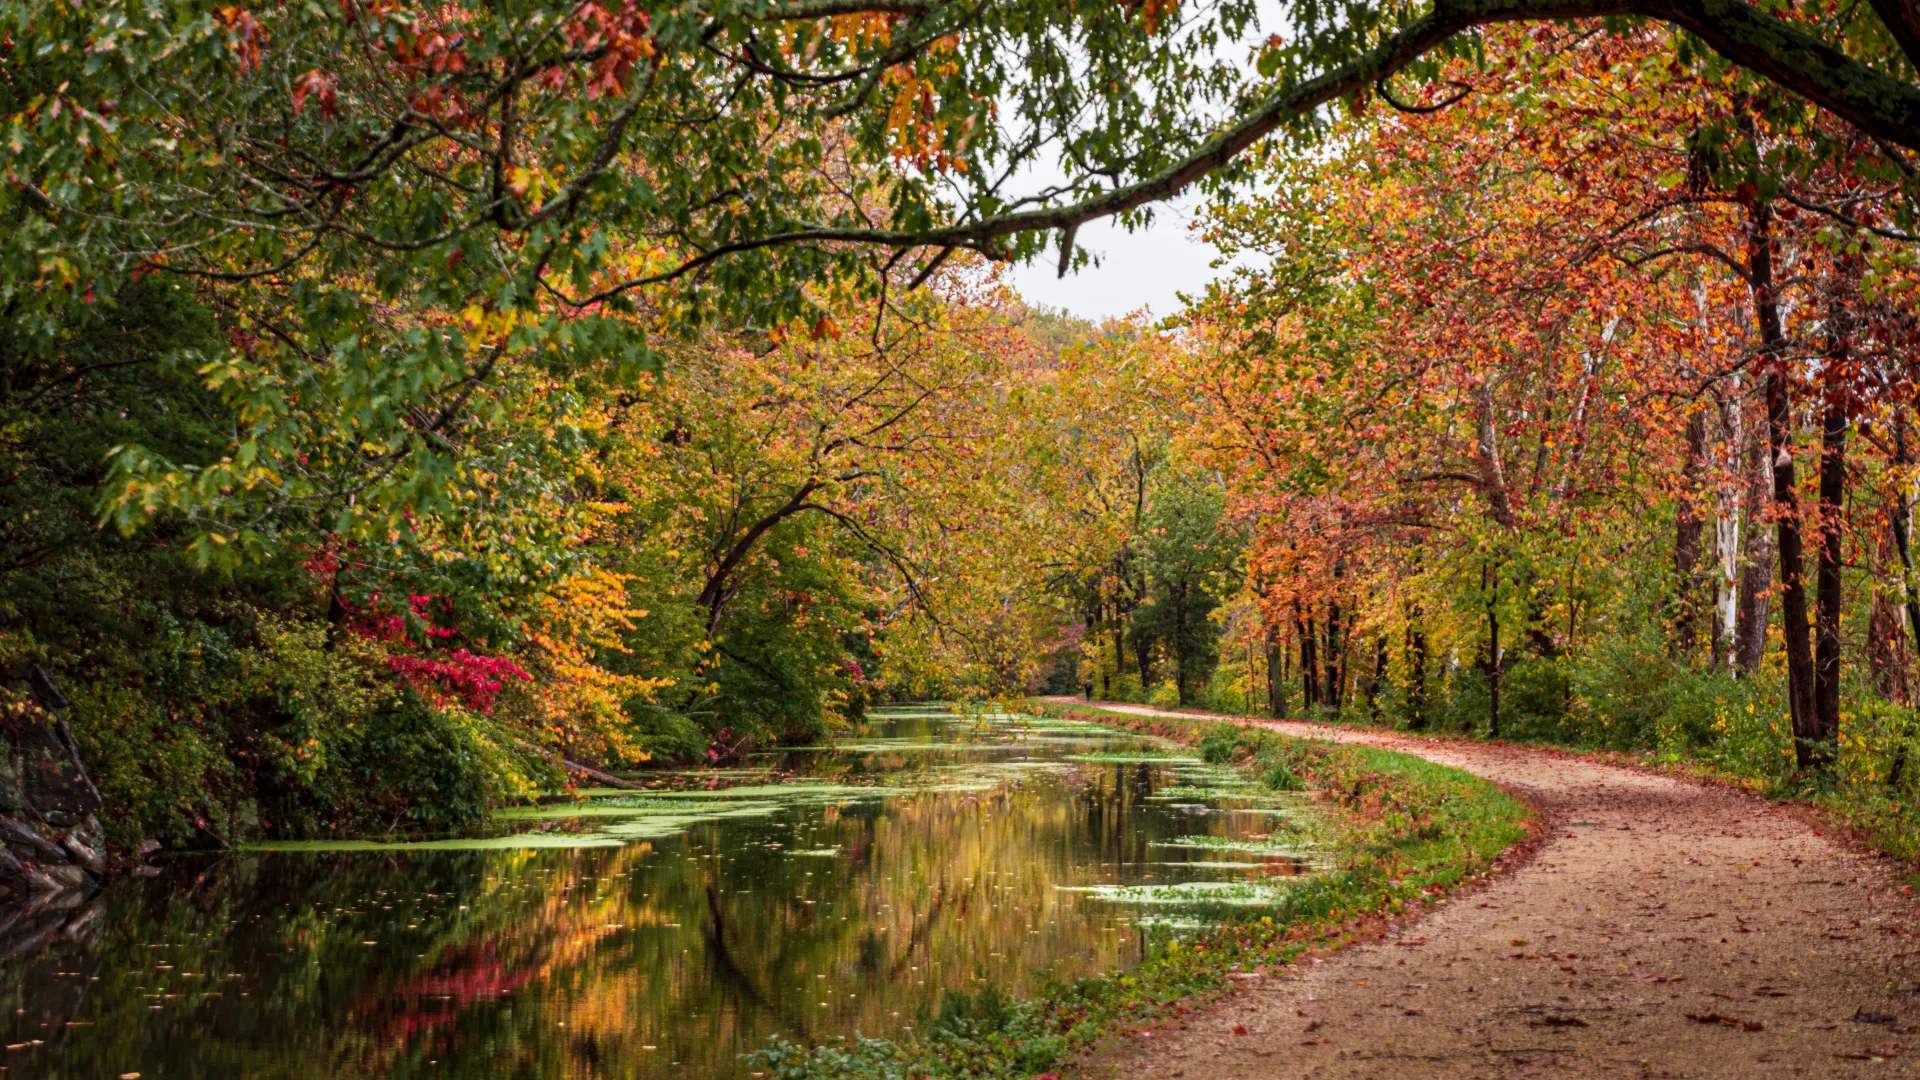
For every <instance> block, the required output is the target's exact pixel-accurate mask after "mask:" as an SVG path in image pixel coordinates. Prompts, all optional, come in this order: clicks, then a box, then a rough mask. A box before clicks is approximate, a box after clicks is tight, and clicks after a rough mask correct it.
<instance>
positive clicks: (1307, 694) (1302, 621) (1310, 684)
mask: <svg viewBox="0 0 1920 1080" xmlns="http://www.w3.org/2000/svg"><path fill="white" fill-rule="evenodd" d="M1293 611H1294V621H1295V622H1296V623H1297V624H1298V625H1299V627H1300V698H1301V703H1300V707H1301V709H1302V710H1303V711H1305V712H1307V713H1312V712H1314V711H1315V709H1316V707H1317V706H1318V705H1319V704H1320V660H1319V657H1318V656H1317V655H1315V646H1316V642H1315V641H1314V636H1313V635H1314V626H1313V620H1312V619H1307V618H1302V617H1301V615H1300V605H1298V604H1295V605H1294V608H1293Z"/></svg>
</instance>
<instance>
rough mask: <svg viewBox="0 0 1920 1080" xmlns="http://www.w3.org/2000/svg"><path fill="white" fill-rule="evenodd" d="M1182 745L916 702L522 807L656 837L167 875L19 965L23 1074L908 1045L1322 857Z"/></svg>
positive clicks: (606, 1059) (669, 1070)
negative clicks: (712, 778) (687, 796)
mask: <svg viewBox="0 0 1920 1080" xmlns="http://www.w3.org/2000/svg"><path fill="white" fill-rule="evenodd" d="M1164 750H1165V747H1162V746H1159V745H1158V744H1150V743H1148V742H1146V741H1143V740H1141V739H1139V738H1137V737H1135V736H1131V735H1125V734H1118V733H1111V732H1101V731H1098V730H1097V729H1085V728H1064V727H1058V726H1054V727H1048V726H1044V725H1033V724H1030V723H1028V722H1026V721H1024V720H1022V719H1019V718H1002V719H1000V720H998V721H994V722H989V723H964V722H957V721H955V720H953V719H951V718H948V717H945V716H944V715H942V714H939V713H935V712H931V711H923V710H914V711H906V712H902V713H898V714H894V715H891V716H886V717H877V718H876V719H875V722H874V723H873V724H872V725H871V726H870V727H869V728H868V729H867V730H865V731H862V732H859V733H857V737H856V738H854V739H850V740H846V741H845V742H844V743H843V745H842V748H840V749H838V750H835V751H832V752H812V751H809V752H787V753H782V754H780V755H776V756H770V757H767V758H765V759H762V760H760V761H758V762H756V763H755V764H756V765H758V766H759V767H761V769H763V770H764V771H765V772H766V773H767V774H784V773H793V774H797V775H798V776H800V777H802V778H806V779H810V780H813V781H815V784H813V785H812V786H808V785H799V786H795V787H793V788H792V789H791V790H790V791H789V790H788V789H785V788H779V789H774V788H769V787H768V786H767V785H766V784H764V783H757V784H755V785H754V786H753V787H751V788H734V789H733V791H734V792H736V793H740V794H738V795H737V796H736V797H735V798H732V799H725V798H706V797H696V798H694V799H692V800H690V801H691V802H692V804H693V805H691V806H689V805H688V803H687V801H681V802H674V801H671V800H670V799H660V800H652V801H649V800H632V799H628V800H626V802H627V803H628V804H638V805H627V806H624V807H623V806H621V805H619V802H618V800H615V802H613V803H611V804H608V805H606V806H601V807H597V808H590V809H597V810H599V811H604V813H603V814H598V815H596V814H592V813H584V812H581V811H579V810H568V811H565V812H564V813H562V814H560V815H559V816H556V815H554V814H547V815H544V816H536V817H532V818H530V819H528V820H527V821H524V822H522V823H520V824H518V825H516V826H515V828H516V829H521V830H526V831H533V830H538V831H540V832H541V834H542V836H543V837H544V838H545V839H546V840H548V841H553V842H563V841H565V840H566V839H567V838H570V837H571V838H578V837H600V838H603V839H604V838H605V837H606V836H607V835H609V832H610V831H611V832H613V833H617V832H618V830H619V829H621V828H627V829H629V830H630V831H631V832H632V833H634V834H636V835H638V834H648V835H650V838H648V839H638V840H632V841H630V842H624V843H621V844H620V845H619V846H606V847H584V848H566V847H551V846H549V847H540V848H517V849H516V848H513V847H505V848H499V849H494V850H476V851H445V850H397V851H352V852H338V851H335V852H327V851H298V852H281V851H276V852H265V853H255V854H247V855H241V856H236V857H233V858H230V859H227V860H225V861H223V862H221V863H218V864H215V865H212V866H201V867H191V866H179V867H175V868H173V870H172V871H171V872H170V873H169V875H167V876H166V877H163V878H160V879H150V880H145V881H139V880H136V881H129V882H123V883H121V884H119V885H117V886H116V887H115V888H114V889H113V890H111V891H110V892H109V893H108V894H107V895H106V896H105V897H104V898H103V899H104V904H103V909H102V910H101V911H99V912H98V913H97V914H96V916H95V917H94V918H93V919H92V921H91V922H90V923H87V924H85V925H86V926H87V927H88V929H87V931H86V932H85V933H81V934H77V935H73V936H71V937H69V938H66V939H64V940H61V941H59V942H57V943H55V944H53V945H51V946H50V947H48V948H46V949H45V950H43V951H41V952H40V953H38V954H37V955H35V956H32V957H26V958H20V959H16V960H11V961H8V962H6V964H5V966H4V968H0V977H3V978H4V986H5V989H6V992H7V993H8V994H9V996H10V998H11V1001H12V1008H11V1009H9V1016H8V1018H7V1020H6V1023H7V1026H8V1037H7V1043H8V1044H9V1049H8V1050H7V1051H6V1058H5V1060H4V1061H0V1064H4V1065H6V1066H7V1075H8V1076H9V1077H21V1076H60V1077H65V1076H74V1077H79V1076H86V1077H98V1076H118V1075H121V1074H124V1073H129V1072H138V1073H140V1074H141V1076H142V1077H143V1078H146V1080H154V1078H169V1077H196V1078H197V1077H207V1076H216V1075H217V1076H234V1077H260V1078H268V1077H336V1076H372V1075H379V1076H395V1077H405V1076H414V1075H420V1076H435V1077H447V1076H452V1077H466V1076H472V1077H482V1076H484V1077H499V1076H513V1077H561V1076H567V1077H575V1076H577V1077H599V1076H608V1077H666V1076H674V1077H703V1078H704V1077H711V1078H723V1077H736V1076H740V1075H743V1073H744V1068H743V1066H742V1065H741V1064H740V1062H739V1060H738V1055H739V1054H740V1053H741V1052H742V1051H744V1050H750V1049H753V1048H755V1047H757V1046H759V1045H761V1044H762V1043H763V1042H764V1040H765V1038H766V1037H767V1036H768V1035H770V1034H776V1033H779V1034H784V1035H787V1036H788V1037H791V1038H794V1039H797V1040H801V1041H805V1042H809V1043H814V1042H821V1041H825V1040H827V1039H830V1038H833V1037H835V1036H850V1035H852V1034H854V1033H855V1032H860V1033H864V1034H869V1035H876V1034H886V1033H889V1032H893V1031H897V1030H899V1029H900V1028H901V1027H902V1026H903V1025H906V1024H909V1023H911V1019H912V1015H913V1011H914V1009H915V1007H916V1006H918V1005H920V1004H921V1003H923V1002H931V1001H934V1000H935V999H936V998H937V995H938V994H939V992H940V991H941V990H942V988H948V987H952V988H963V989H966V988H975V987H978V986H980V985H982V984H983V983H985V982H988V981H991V982H994V983H998V984H1000V985H1001V986H1003V987H1007V988H1010V989H1014V990H1027V991H1031V990H1034V989H1036V988H1038V987H1039V986H1040V985H1041V984H1042V983H1043V981H1044V980H1045V979H1046V978H1048V977H1050V976H1059V977H1073V976H1077V975H1081V974H1086V973H1091V972H1096V971H1103V970H1109V969H1112V968H1115V967H1120V966H1124V965H1126V964H1128V963H1129V962H1131V961H1132V960H1134V959H1135V958H1137V956H1138V950H1139V948H1140V934H1139V923H1140V922H1141V920H1142V919H1143V918H1145V917H1148V916H1149V915H1151V914H1153V913H1156V912H1159V913H1161V914H1164V913H1165V906H1164V903H1163V901H1164V900H1165V897H1163V896H1161V895H1160V894H1157V893H1155V892H1154V891H1153V890H1156V889H1167V888H1176V889H1177V888H1179V887H1182V883H1207V882H1230V883H1236V887H1237V886H1238V884H1240V883H1249V882H1270V881H1272V880H1274V875H1276V874H1279V875H1282V876H1284V875H1286V874H1292V873H1297V872H1299V871H1300V870H1302V869H1303V868H1304V867H1305V865H1306V864H1305V863H1303V862H1301V861H1299V860H1297V859H1295V858H1293V857H1291V856H1289V855H1287V854H1286V853H1285V852H1284V851H1282V850H1280V849H1279V848H1277V847H1275V846H1274V845H1275V844H1276V840H1275V836H1276V835H1278V832H1283V831H1284V822H1285V820H1286V819H1285V818H1284V817H1283V816H1281V815H1282V814H1283V813H1284V808H1279V807H1276V806H1275V805H1274V804H1273V803H1272V802H1271V801H1268V800H1258V799H1246V798H1241V799H1234V798H1231V797H1222V795H1221V793H1220V792H1219V791H1218V790H1217V789H1210V788H1208V787H1207V786H1206V785H1207V784H1208V783H1209V781H1210V780H1214V779H1217V778H1218V777H1217V775H1216V774H1215V773H1214V772H1213V771H1211V770H1209V769H1208V768H1207V767H1205V766H1202V765H1200V764H1199V763H1197V762H1192V761H1176V760H1141V759H1140V754H1141V753H1142V752H1143V751H1144V752H1147V753H1149V754H1150V753H1153V752H1156V751H1158V752H1162V753H1164ZM1129 755H1132V756H1133V759H1132V760H1127V758H1128V756H1129ZM1076 758H1077V759H1078V760H1075V759H1076ZM764 778H765V777H764V776H758V777H756V776H745V777H737V778H736V779H743V780H748V781H754V780H761V779H764ZM823 785H824V786H823ZM714 794H715V795H717V796H724V795H726V794H727V793H726V792H716V793H714ZM662 805H665V806H666V807H667V809H662V808H661V807H662ZM1235 807H1237V808H1238V809H1233V808H1235ZM729 808H730V809H729ZM710 811H711V812H712V813H711V816H709V817H706V818H702V816H701V815H702V814H707V813H709V812H710ZM747 811H750V812H747ZM623 814H630V815H631V816H630V817H623V816H621V815H623ZM569 815H578V816H569ZM668 820H670V821H671V823H672V828H671V829H670V830H667V831H668V832H669V833H670V834H669V835H657V834H658V833H659V832H660V831H661V829H660V825H661V822H662V821H668ZM1259 887H1260V888H1265V887H1266V886H1259ZM1116 889H1117V890H1118V891H1115V890H1116ZM1116 901H1121V902H1116Z"/></svg>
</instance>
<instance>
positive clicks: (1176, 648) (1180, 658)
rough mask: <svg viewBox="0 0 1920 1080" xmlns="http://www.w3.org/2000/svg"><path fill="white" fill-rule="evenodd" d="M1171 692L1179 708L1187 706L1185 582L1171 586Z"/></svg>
mask: <svg viewBox="0 0 1920 1080" xmlns="http://www.w3.org/2000/svg"><path fill="white" fill-rule="evenodd" d="M1172 592H1173V693H1174V697H1175V699H1176V700H1178V701H1179V702H1180V707H1181V708H1183V709H1184V708H1186V707H1187V657H1186V651H1187V650H1186V638H1187V604H1186V601H1187V584H1186V582H1184V581H1183V582H1181V583H1180V584H1178V585H1175V586H1174V587H1173V590H1172Z"/></svg>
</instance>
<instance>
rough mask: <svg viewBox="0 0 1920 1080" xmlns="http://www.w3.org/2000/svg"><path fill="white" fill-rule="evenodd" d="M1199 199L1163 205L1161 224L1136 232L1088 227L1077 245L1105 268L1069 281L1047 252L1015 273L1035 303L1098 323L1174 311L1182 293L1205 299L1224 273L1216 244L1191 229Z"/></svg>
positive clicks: (1090, 269)
mask: <svg viewBox="0 0 1920 1080" xmlns="http://www.w3.org/2000/svg"><path fill="white" fill-rule="evenodd" d="M1197 202H1198V200H1197V199H1194V198H1188V199H1183V200H1181V201H1180V202H1179V203H1177V204H1172V205H1167V206H1162V207H1161V208H1160V212H1159V213H1158V214H1156V215H1155V219H1154V223H1153V227H1152V228H1150V229H1143V230H1141V231H1139V232H1133V233H1129V232H1127V231H1126V230H1125V229H1122V228H1119V227H1118V226H1116V225H1114V224H1113V223H1112V222H1111V221H1109V220H1101V221H1097V222H1088V223H1087V224H1085V225H1082V226H1081V227H1080V231H1079V233H1078V235H1076V236H1075V237H1074V244H1075V245H1076V246H1078V247H1082V248H1085V249H1086V250H1087V252H1088V253H1089V254H1091V255H1094V256H1096V257H1097V258H1098V259H1099V260H1100V265H1099V266H1088V267H1086V268H1084V269H1082V270H1080V271H1079V272H1078V273H1070V274H1068V275H1067V276H1066V278H1065V279H1061V278H1059V277H1057V276H1056V275H1057V274H1058V272H1059V271H1058V267H1057V266H1056V265H1055V264H1054V262H1053V260H1052V259H1051V258H1044V259H1041V260H1039V261H1036V262H1033V263H1030V264H1028V265H1026V266H1022V267H1018V268H1015V269H1014V270H1012V271H1011V272H1009V273H1008V274H1007V277H1008V279H1009V280H1010V281H1011V282H1012V283H1013V286H1014V288H1016V289H1019V290H1020V295H1021V296H1023V297H1025V298H1026V300H1027V302H1028V303H1033V304H1045V305H1047V306H1048V307H1055V308H1062V309H1064V310H1066V311H1069V312H1071V313H1073V314H1075V315H1078V316H1080V317H1082V318H1086V319H1092V320H1095V321H1098V320H1100V319H1104V318H1108V317H1110V316H1119V315H1126V314H1128V313H1129V312H1133V311H1138V310H1139V309H1141V308H1143V307H1144V308H1148V309H1150V310H1151V311H1152V313H1153V314H1154V315H1155V316H1156V317H1158V316H1166V315H1171V314H1173V313H1174V312H1176V311H1179V310H1180V307H1181V304H1180V298H1179V296H1178V295H1177V294H1179V293H1183V292H1184V293H1186V294H1188V295H1190V296H1194V297H1198V296H1199V295H1200V294H1201V293H1202V292H1203V291H1204V290H1205V289H1206V284H1207V282H1209V281H1211V280H1213V278H1214V275H1215V274H1216V273H1217V271H1214V270H1212V269H1209V268H1208V265H1207V264H1208V263H1209V262H1211V261H1212V260H1213V258H1214V250H1213V246H1212V245H1210V244H1206V243H1203V242H1202V241H1201V240H1200V239H1199V238H1198V236H1197V235H1196V234H1194V233H1191V232H1189V231H1188V229H1187V224H1188V222H1190V221H1191V220H1192V211H1193V205H1194V204H1195V203H1197ZM1218 272H1224V270H1223V271H1218Z"/></svg>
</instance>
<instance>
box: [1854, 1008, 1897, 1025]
mask: <svg viewBox="0 0 1920 1080" xmlns="http://www.w3.org/2000/svg"><path fill="white" fill-rule="evenodd" d="M1897 1019H1899V1017H1897V1016H1894V1015H1893V1014H1892V1013H1882V1012H1868V1011H1866V1010H1865V1009H1861V1010H1860V1011H1859V1012H1856V1013H1854V1014H1853V1022H1854V1023H1856V1024H1891V1023H1893V1022H1894V1021H1895V1020H1897Z"/></svg>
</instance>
